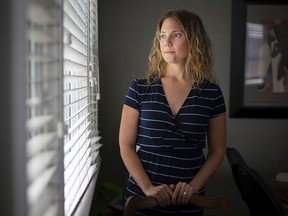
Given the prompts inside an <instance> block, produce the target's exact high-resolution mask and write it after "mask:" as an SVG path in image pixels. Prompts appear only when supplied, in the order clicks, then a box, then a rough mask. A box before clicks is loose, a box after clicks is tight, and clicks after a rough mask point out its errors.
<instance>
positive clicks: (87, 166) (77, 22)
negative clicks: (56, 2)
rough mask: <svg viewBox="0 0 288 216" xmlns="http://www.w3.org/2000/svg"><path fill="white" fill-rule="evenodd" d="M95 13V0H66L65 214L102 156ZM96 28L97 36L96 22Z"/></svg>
mask: <svg viewBox="0 0 288 216" xmlns="http://www.w3.org/2000/svg"><path fill="white" fill-rule="evenodd" d="M93 8H94V9H93ZM91 11H92V12H91ZM96 15H97V7H96V3H95V2H94V1H93V2H91V3H90V1H89V0H64V38H63V41H64V123H65V124H66V125H67V128H68V133H67V134H66V135H65V136H64V184H65V188H64V193H65V194H64V196H65V215H70V214H72V213H73V211H74V210H75V207H76V206H77V204H78V203H79V201H80V200H81V196H82V195H83V193H84V192H85V189H86V188H87V186H88V185H89V183H90V181H91V179H92V177H93V176H94V174H95V173H96V170H97V159H99V157H97V152H98V150H97V148H96V145H97V144H98V145H99V139H100V138H99V139H97V140H96V142H95V139H94V138H95V137H97V136H98V130H97V127H98V122H97V118H98V116H97V100H92V95H93V96H94V97H95V95H97V92H95V88H97V82H96V74H93V73H95V70H93V71H91V70H90V65H91V68H92V65H93V66H94V68H96V64H97V67H98V62H97V61H96V58H98V56H95V55H93V59H95V60H93V61H91V56H92V55H91V52H92V53H94V52H95V51H91V49H93V50H96V48H97V47H96V40H95V39H94V40H93V41H92V40H91V36H90V34H91V32H92V31H91V29H90V25H91V22H92V23H96V22H97V21H96V19H97V17H96ZM93 32H94V35H93V36H92V37H93V38H95V37H96V36H95V35H96V33H97V31H96V25H94V26H93ZM91 42H93V43H91ZM97 72H98V71H97ZM98 93H99V91H98ZM95 98H96V97H95ZM93 141H94V142H93Z"/></svg>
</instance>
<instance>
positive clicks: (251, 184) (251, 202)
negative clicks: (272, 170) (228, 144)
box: [226, 148, 285, 216]
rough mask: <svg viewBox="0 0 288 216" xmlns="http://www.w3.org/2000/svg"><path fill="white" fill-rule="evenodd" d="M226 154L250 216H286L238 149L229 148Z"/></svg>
mask: <svg viewBox="0 0 288 216" xmlns="http://www.w3.org/2000/svg"><path fill="white" fill-rule="evenodd" d="M226 153H227V158H228V161H229V163H230V165H231V169H232V174H233V178H234V180H235V183H236V185H237V187H238V190H239V191H240V193H241V196H242V199H243V201H244V202H245V203H246V204H247V207H248V209H249V212H250V216H261V215H271V216H272V215H273V216H285V210H284V206H283V205H282V203H281V201H280V200H279V199H278V197H277V196H276V194H274V192H273V190H272V189H271V188H270V187H269V185H268V184H267V183H266V182H265V181H264V179H263V178H262V177H261V176H260V175H259V173H257V172H256V171H255V170H254V169H252V168H251V167H249V166H248V165H247V164H246V162H245V161H244V160H243V158H242V156H241V155H240V154H239V152H238V151H237V150H236V149H231V148H229V151H228V150H227V152H226ZM231 153H233V154H231Z"/></svg>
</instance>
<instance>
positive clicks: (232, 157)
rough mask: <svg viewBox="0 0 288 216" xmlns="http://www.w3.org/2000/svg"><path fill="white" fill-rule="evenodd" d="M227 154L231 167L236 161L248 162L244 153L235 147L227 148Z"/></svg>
mask: <svg viewBox="0 0 288 216" xmlns="http://www.w3.org/2000/svg"><path fill="white" fill-rule="evenodd" d="M226 156H227V159H228V162H229V164H230V166H231V168H232V166H233V164H235V163H241V164H246V161H245V160H244V158H243V157H242V155H241V154H240V153H239V151H238V150H237V149H235V148H233V147H227V148H226Z"/></svg>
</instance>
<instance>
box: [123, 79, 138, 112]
mask: <svg viewBox="0 0 288 216" xmlns="http://www.w3.org/2000/svg"><path fill="white" fill-rule="evenodd" d="M123 103H124V104H125V105H127V106H130V107H132V108H134V109H136V110H138V111H139V110H140V97H139V92H138V82H137V80H136V79H134V80H133V81H132V83H131V85H130V87H129V89H128V92H127V94H126V96H125V98H124V101H123Z"/></svg>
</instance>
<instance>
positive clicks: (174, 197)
mask: <svg viewBox="0 0 288 216" xmlns="http://www.w3.org/2000/svg"><path fill="white" fill-rule="evenodd" d="M180 190H181V185H179V183H178V184H177V185H176V186H175V189H174V191H173V195H172V203H173V204H176V203H177V202H178V194H179V193H180Z"/></svg>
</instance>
